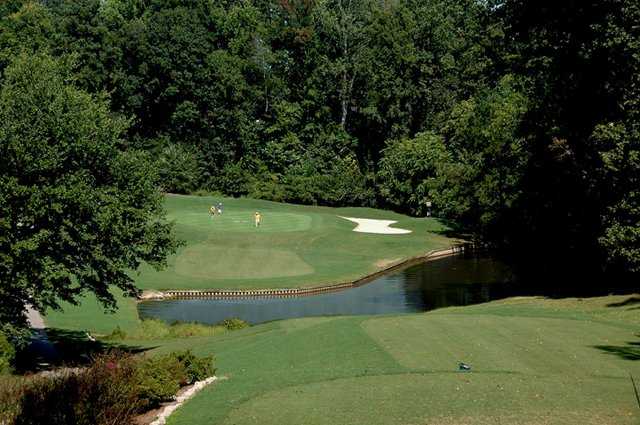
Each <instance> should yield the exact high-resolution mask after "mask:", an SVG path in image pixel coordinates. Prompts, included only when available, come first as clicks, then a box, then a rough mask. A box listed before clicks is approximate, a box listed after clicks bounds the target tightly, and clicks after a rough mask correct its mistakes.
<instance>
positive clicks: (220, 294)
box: [140, 244, 467, 301]
mask: <svg viewBox="0 0 640 425" xmlns="http://www.w3.org/2000/svg"><path fill="white" fill-rule="evenodd" d="M466 249H467V245H465V244H460V245H454V246H452V247H451V248H448V249H443V250H440V251H429V252H428V253H426V254H424V255H419V256H416V257H413V258H410V259H407V260H405V261H402V262H400V263H398V264H395V265H392V266H390V267H387V268H386V269H384V270H380V271H378V272H375V273H373V274H371V275H369V276H366V277H364V278H362V279H358V280H355V281H352V282H344V283H338V284H335V285H324V286H314V287H310V288H283V289H244V290H243V289H238V290H233V289H204V290H169V291H164V292H155V291H153V292H145V293H143V294H142V296H141V297H140V299H141V300H142V301H147V300H171V299H225V298H236V299H237V298H270V297H278V298H288V297H301V296H309V295H317V294H322V293H327V292H336V291H343V290H345V289H349V288H354V287H357V286H362V285H365V284H367V283H369V282H371V281H372V280H375V279H376V278H378V277H380V276H382V275H385V274H388V273H390V272H393V271H395V270H399V269H403V268H406V267H409V266H412V265H414V264H418V263H421V262H424V261H429V260H436V259H438V258H443V257H449V256H452V255H458V254H461V253H463V252H464V251H465V250H466Z"/></svg>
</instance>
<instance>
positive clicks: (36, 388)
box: [7, 353, 142, 425]
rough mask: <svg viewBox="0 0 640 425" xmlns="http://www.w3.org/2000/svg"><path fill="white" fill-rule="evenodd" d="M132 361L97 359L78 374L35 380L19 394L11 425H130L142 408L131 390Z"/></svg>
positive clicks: (113, 356) (113, 357) (120, 357)
mask: <svg viewBox="0 0 640 425" xmlns="http://www.w3.org/2000/svg"><path fill="white" fill-rule="evenodd" d="M135 370H136V361H135V359H134V358H133V357H131V356H130V355H126V354H118V353H115V354H108V355H104V356H100V357H97V358H96V359H95V361H94V363H93V364H92V365H91V367H89V368H87V369H86V370H81V371H78V370H76V371H61V372H60V371H59V372H57V373H55V374H52V375H49V376H42V375H41V376H36V377H33V378H31V379H29V380H27V381H26V382H25V384H24V385H23V387H22V388H21V389H20V390H19V391H20V392H21V393H20V394H19V402H18V403H17V412H18V413H17V415H16V417H15V420H14V421H13V422H7V423H13V424H15V425H36V424H50V425H67V424H69V425H70V424H77V425H110V424H126V423H131V421H132V420H133V416H134V415H135V414H136V413H137V412H138V411H140V409H141V407H142V405H141V403H140V400H139V398H138V395H137V388H136V386H135V380H134V376H135Z"/></svg>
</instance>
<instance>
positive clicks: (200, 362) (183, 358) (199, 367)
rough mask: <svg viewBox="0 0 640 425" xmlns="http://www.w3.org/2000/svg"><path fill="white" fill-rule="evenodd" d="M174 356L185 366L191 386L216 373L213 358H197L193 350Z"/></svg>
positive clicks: (176, 353)
mask: <svg viewBox="0 0 640 425" xmlns="http://www.w3.org/2000/svg"><path fill="white" fill-rule="evenodd" d="M172 354H173V355H174V356H175V357H176V359H177V360H178V361H179V362H180V363H182V365H183V366H184V369H185V373H186V375H187V382H188V383H189V384H191V383H193V382H195V381H202V380H204V379H207V378H208V377H210V376H213V375H214V374H215V373H216V369H215V368H214V367H213V356H208V357H196V355H195V354H193V353H192V352H191V350H186V351H182V352H175V353H172Z"/></svg>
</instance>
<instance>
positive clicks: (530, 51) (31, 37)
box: [0, 0, 640, 272]
mask: <svg viewBox="0 0 640 425" xmlns="http://www.w3.org/2000/svg"><path fill="white" fill-rule="evenodd" d="M638 22H640V3H638V1H637V0H599V1H593V0H592V1H585V0H567V1H547V0H541V1H525V0H503V1H498V0H493V1H492V0H244V1H234V0H41V1H36V0H31V1H27V0H5V1H3V2H2V3H0V79H1V80H0V82H1V83H2V85H3V92H4V95H3V97H2V99H3V100H2V102H4V105H0V110H3V109H2V108H4V111H5V112H6V111H9V108H10V106H11V98H12V96H11V93H14V92H12V90H14V91H15V90H17V89H16V88H15V87H17V86H16V85H15V84H16V83H15V82H16V81H18V80H20V78H22V77H20V75H23V74H24V75H26V74H29V73H36V74H39V75H44V76H45V77H46V76H47V75H49V74H47V73H48V72H50V73H52V74H51V75H54V74H55V75H57V76H60V75H62V76H63V77H62V78H61V79H60V80H61V81H63V84H62V83H61V84H62V85H61V86H60V87H58V88H57V89H56V90H57V91H64V87H63V86H73V87H74V88H75V89H77V91H79V92H81V93H85V94H87V95H88V96H90V97H91V98H92V99H93V101H94V102H95V103H98V104H100V105H104V111H103V109H100V108H98V109H99V110H100V113H101V114H107V115H108V117H107V116H105V117H104V120H107V121H108V120H117V122H118V123H119V124H118V125H121V126H122V129H121V130H122V131H121V132H119V131H116V132H115V133H114V134H116V135H115V136H113V137H115V138H116V139H117V140H118V142H117V143H115V145H117V150H118V151H120V152H128V153H130V155H131V158H132V159H130V161H132V163H139V164H142V163H143V162H144V161H143V158H149V159H150V160H151V161H152V164H153V167H154V169H155V170H157V173H158V185H159V186H160V187H161V188H162V190H163V191H166V192H178V193H193V192H197V191H206V192H217V193H222V194H226V195H233V196H250V197H256V198H262V199H270V200H276V201H287V202H296V203H305V204H319V205H331V206H343V205H357V206H377V207H383V208H391V209H395V210H397V211H400V212H405V213H409V214H413V215H418V216H424V215H426V214H427V212H432V213H433V214H434V215H435V216H438V217H442V218H444V219H448V220H450V221H451V222H452V223H456V224H457V225H458V226H460V231H461V232H463V233H465V234H466V235H469V237H471V238H474V239H475V240H477V241H481V242H482V243H484V244H487V245H490V246H493V247H495V248H498V249H502V250H503V251H504V252H511V253H518V252H526V253H529V254H530V253H532V252H543V253H544V255H545V257H546V258H548V259H550V260H553V259H560V258H562V260H563V261H570V260H571V259H575V260H576V261H577V262H579V264H581V267H582V268H585V269H588V270H589V271H592V270H593V271H596V270H597V271H602V270H616V271H626V272H639V271H640V26H639V25H638ZM24 78H27V77H24ZM24 81H28V79H26V80H24ZM74 93H76V92H74ZM37 94H38V91H37V90H34V91H33V95H34V96H35V98H34V99H36V98H37ZM2 116H3V117H4V118H5V122H3V123H0V143H5V141H6V140H9V139H10V138H11V137H14V136H15V135H12V134H11V132H12V131H14V130H16V128H18V127H16V126H12V125H11V123H10V122H9V118H7V117H8V116H9V115H2ZM61 116H63V115H61ZM78 116H81V115H78ZM14 118H15V117H14ZM12 119H13V118H12ZM113 122H116V121H113ZM21 125H24V122H23V123H22V124H21ZM114 125H115V124H114ZM86 131H87V132H88V133H87V134H89V133H90V131H91V129H87V130H86ZM83 134H84V133H83ZM113 137H111V136H109V140H112V139H113ZM115 145H113V146H115ZM110 146H111V145H110ZM96 149H97V150H99V149H98V148H96ZM0 152H2V155H9V153H8V151H0ZM103 154H104V152H103ZM105 155H106V154H105ZM0 162H2V167H3V168H4V169H2V170H0V172H1V173H2V174H4V175H5V176H6V175H7V174H8V172H7V167H9V165H8V163H7V162H5V161H2V160H0ZM140 167H142V168H144V166H143V165H141V166H140ZM130 168H132V169H133V167H130ZM132 172H136V171H132ZM7 181H8V180H5V182H4V183H3V184H5V185H6V184H7ZM5 187H6V186H5ZM8 196H9V195H6V193H5V197H6V199H5V200H4V201H2V199H0V201H2V202H3V203H6V202H7V199H8V198H7V197H8ZM428 205H430V207H429V208H428ZM428 210H431V211H428ZM149 257H150V258H153V255H152V254H149Z"/></svg>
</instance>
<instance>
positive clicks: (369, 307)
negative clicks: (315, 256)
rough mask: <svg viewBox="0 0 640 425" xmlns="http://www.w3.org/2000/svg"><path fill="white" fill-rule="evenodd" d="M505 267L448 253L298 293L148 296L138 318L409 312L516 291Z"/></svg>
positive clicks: (209, 319)
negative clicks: (335, 287) (327, 289)
mask: <svg viewBox="0 0 640 425" xmlns="http://www.w3.org/2000/svg"><path fill="white" fill-rule="evenodd" d="M514 281H515V278H514V276H513V274H512V272H511V271H510V269H509V268H508V267H507V266H505V265H504V264H503V263H500V262H499V261H496V260H493V259H490V258H475V257H464V256H456V257H447V258H443V259H440V260H436V261H429V262H426V263H422V264H418V265H414V266H411V267H409V268H406V269H404V270H399V271H396V272H393V273H392V274H389V275H386V276H382V277H380V278H377V279H375V280H373V281H372V282H370V283H368V284H366V285H363V286H359V287H356V288H351V289H347V290H344V291H340V292H332V293H328V294H321V295H313V296H305V297H298V298H244V299H224V300H169V301H149V302H143V303H140V304H139V305H138V312H139V314H140V317H141V318H143V319H147V318H158V319H161V320H164V321H166V322H175V321H181V322H201V323H209V324H213V323H218V322H220V321H222V320H224V319H227V318H230V317H238V318H240V319H243V320H246V321H247V322H249V323H252V324H257V323H264V322H269V321H272V320H279V319H290V318H295V317H307V316H330V315H369V314H391V313H413V312H420V311H427V310H433V309H436V308H440V307H448V306H459V305H468V304H475V303H482V302H487V301H491V300H494V299H499V298H504V297H507V296H510V295H516V289H517V287H516V285H515V284H514V283H512V282H514Z"/></svg>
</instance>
